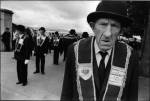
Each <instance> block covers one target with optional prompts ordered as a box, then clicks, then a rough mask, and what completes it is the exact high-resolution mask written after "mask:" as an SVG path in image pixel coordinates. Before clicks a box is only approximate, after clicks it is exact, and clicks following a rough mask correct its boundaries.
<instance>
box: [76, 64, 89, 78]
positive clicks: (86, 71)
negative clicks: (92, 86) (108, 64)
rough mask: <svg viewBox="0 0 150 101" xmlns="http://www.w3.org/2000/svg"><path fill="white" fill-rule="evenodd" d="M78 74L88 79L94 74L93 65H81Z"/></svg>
mask: <svg viewBox="0 0 150 101" xmlns="http://www.w3.org/2000/svg"><path fill="white" fill-rule="evenodd" d="M78 74H79V76H80V77H81V78H83V79H84V80H88V79H89V78H90V77H91V76H92V68H91V67H84V66H82V67H81V66H79V68H78Z"/></svg>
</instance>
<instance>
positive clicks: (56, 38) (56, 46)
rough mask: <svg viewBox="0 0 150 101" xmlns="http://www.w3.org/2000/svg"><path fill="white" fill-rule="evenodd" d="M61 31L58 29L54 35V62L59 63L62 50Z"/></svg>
mask: <svg viewBox="0 0 150 101" xmlns="http://www.w3.org/2000/svg"><path fill="white" fill-rule="evenodd" d="M59 40H60V38H59V33H58V32H57V31H56V32H55V36H54V37H53V45H54V55H53V64H55V65H58V62H59V52H60V43H59Z"/></svg>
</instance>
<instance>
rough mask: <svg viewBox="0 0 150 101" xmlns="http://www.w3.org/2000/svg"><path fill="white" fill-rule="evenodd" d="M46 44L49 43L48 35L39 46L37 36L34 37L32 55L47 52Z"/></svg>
mask: <svg viewBox="0 0 150 101" xmlns="http://www.w3.org/2000/svg"><path fill="white" fill-rule="evenodd" d="M48 45H49V39H48V37H46V38H45V41H44V42H43V43H42V44H41V45H40V46H39V45H38V44H37V37H36V38H35V46H34V51H35V54H34V55H42V54H47V53H48Z"/></svg>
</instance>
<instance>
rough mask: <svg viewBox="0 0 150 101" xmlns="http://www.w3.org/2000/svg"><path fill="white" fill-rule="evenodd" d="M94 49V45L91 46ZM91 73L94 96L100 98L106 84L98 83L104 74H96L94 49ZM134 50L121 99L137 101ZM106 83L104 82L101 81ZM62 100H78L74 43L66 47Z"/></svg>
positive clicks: (136, 74) (135, 57)
mask: <svg viewBox="0 0 150 101" xmlns="http://www.w3.org/2000/svg"><path fill="white" fill-rule="evenodd" d="M93 50H94V47H93ZM93 52H94V54H93V59H94V60H93V72H94V73H93V74H94V79H95V87H96V97H97V99H98V101H101V100H102V96H103V94H104V91H105V89H104V88H105V87H104V86H106V84H104V85H103V84H100V82H99V80H102V79H103V77H104V75H101V77H99V76H98V70H97V69H98V67H97V63H96V58H95V51H93ZM137 56H138V55H137V53H136V52H132V55H131V57H130V61H129V67H128V74H127V79H126V86H125V88H124V91H123V95H122V98H121V99H122V101H137V98H138V57H137ZM110 64H111V58H110V59H109V61H108V64H107V66H106V69H107V72H106V75H105V81H107V79H108V75H109V71H110V66H111V65H110ZM99 78H100V79H99ZM103 83H106V82H103ZM61 100H62V101H74V100H75V101H78V92H77V83H76V67H75V53H74V45H71V46H70V47H69V49H68V54H67V61H66V67H65V74H64V81H63V86H62V93H61Z"/></svg>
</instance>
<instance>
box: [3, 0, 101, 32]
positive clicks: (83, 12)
mask: <svg viewBox="0 0 150 101" xmlns="http://www.w3.org/2000/svg"><path fill="white" fill-rule="evenodd" d="M99 2H100V1H1V8H3V9H9V10H12V11H13V12H14V14H13V23H16V24H23V25H25V26H30V27H41V26H43V27H46V28H49V29H65V30H70V29H75V30H76V31H77V32H84V31H87V32H89V33H92V30H91V28H90V26H89V25H88V23H87V15H88V14H89V13H91V12H94V11H95V9H96V7H97V5H98V3H99Z"/></svg>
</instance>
